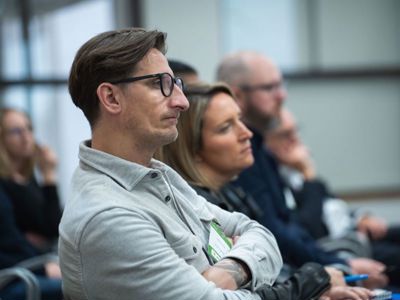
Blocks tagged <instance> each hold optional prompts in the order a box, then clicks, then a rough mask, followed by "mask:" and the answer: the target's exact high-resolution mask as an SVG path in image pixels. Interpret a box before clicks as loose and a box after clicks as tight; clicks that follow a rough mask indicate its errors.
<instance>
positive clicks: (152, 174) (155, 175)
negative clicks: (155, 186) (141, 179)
mask: <svg viewBox="0 0 400 300" xmlns="http://www.w3.org/2000/svg"><path fill="white" fill-rule="evenodd" d="M150 176H151V178H156V177H157V176H158V175H157V173H156V172H153V173H151V175H150Z"/></svg>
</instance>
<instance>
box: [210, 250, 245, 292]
mask: <svg viewBox="0 0 400 300" xmlns="http://www.w3.org/2000/svg"><path fill="white" fill-rule="evenodd" d="M202 275H203V277H205V278H206V279H207V280H208V281H212V282H214V283H215V284H216V286H217V287H219V288H221V289H225V290H232V291H234V290H237V289H238V288H240V287H241V286H243V285H245V284H246V283H247V282H248V281H249V280H250V270H249V269H248V267H247V266H246V265H245V264H244V263H242V262H240V261H238V260H236V259H235V260H234V259H230V258H225V259H222V260H220V261H219V262H217V263H216V264H215V265H213V266H211V267H209V268H208V269H207V270H205V271H204V272H203V273H202Z"/></svg>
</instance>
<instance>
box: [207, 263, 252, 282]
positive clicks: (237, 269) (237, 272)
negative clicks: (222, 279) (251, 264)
mask: <svg viewBox="0 0 400 300" xmlns="http://www.w3.org/2000/svg"><path fill="white" fill-rule="evenodd" d="M214 267H215V268H220V269H224V270H225V271H227V272H228V273H229V274H230V275H231V276H232V277H233V279H234V280H235V283H236V285H237V287H241V286H243V285H245V284H246V283H247V282H248V280H249V278H248V277H249V276H248V274H247V273H246V271H245V270H244V268H243V266H242V265H241V264H240V263H239V262H237V261H235V260H233V259H228V258H227V259H223V260H221V261H219V262H217V263H216V264H215V265H214Z"/></svg>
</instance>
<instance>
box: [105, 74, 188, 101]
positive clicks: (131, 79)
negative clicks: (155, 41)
mask: <svg viewBox="0 0 400 300" xmlns="http://www.w3.org/2000/svg"><path fill="white" fill-rule="evenodd" d="M164 75H168V76H169V77H171V79H172V80H171V82H172V86H171V92H170V93H169V94H168V95H167V94H166V93H165V91H164V87H163V84H162V82H163V81H162V76H164ZM156 77H158V79H159V81H160V90H161V93H162V94H163V95H164V96H165V97H170V96H171V95H172V92H173V91H174V86H175V84H176V85H177V86H178V87H179V88H180V89H181V90H182V92H183V90H184V88H185V84H184V82H183V80H182V78H180V77H173V76H172V75H171V74H169V73H168V72H163V73H156V74H148V75H143V76H137V77H127V78H122V79H118V80H113V81H110V83H111V84H120V83H132V82H135V81H139V80H144V79H149V78H156ZM179 81H180V82H181V85H180V86H179V84H178V82H179Z"/></svg>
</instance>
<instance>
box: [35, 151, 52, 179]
mask: <svg viewBox="0 0 400 300" xmlns="http://www.w3.org/2000/svg"><path fill="white" fill-rule="evenodd" d="M35 155H36V161H37V164H38V168H39V170H40V172H41V174H42V176H43V181H44V183H47V184H53V183H55V182H56V167H57V156H56V155H55V153H54V152H53V151H52V150H51V149H50V148H49V147H46V146H38V145H37V146H36V153H35Z"/></svg>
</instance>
